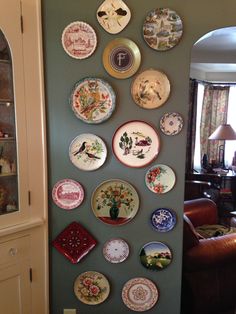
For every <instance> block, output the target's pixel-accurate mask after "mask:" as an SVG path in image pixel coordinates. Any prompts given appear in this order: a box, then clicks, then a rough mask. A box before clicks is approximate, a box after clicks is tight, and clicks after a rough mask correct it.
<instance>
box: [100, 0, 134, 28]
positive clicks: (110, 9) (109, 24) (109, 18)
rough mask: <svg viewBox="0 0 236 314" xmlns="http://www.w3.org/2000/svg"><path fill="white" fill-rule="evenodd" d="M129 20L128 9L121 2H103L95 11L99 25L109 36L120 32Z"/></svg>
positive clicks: (110, 0) (116, 0) (111, 0)
mask: <svg viewBox="0 0 236 314" xmlns="http://www.w3.org/2000/svg"><path fill="white" fill-rule="evenodd" d="M130 18H131V13H130V9H129V8H128V7H127V5H126V4H125V3H124V2H123V1H122V0H105V1H104V2H103V3H102V4H101V5H100V7H99V8H98V10H97V20H98V22H99V24H100V25H101V26H102V27H103V28H104V29H105V30H106V31H107V32H108V33H110V34H118V33H119V32H121V31H122V30H123V29H124V28H125V27H126V25H127V24H128V23H129V21H130Z"/></svg>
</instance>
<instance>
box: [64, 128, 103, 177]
mask: <svg viewBox="0 0 236 314" xmlns="http://www.w3.org/2000/svg"><path fill="white" fill-rule="evenodd" d="M69 157H70V160H71V162H72V163H73V164H74V165H75V166H76V167H77V168H79V169H80V170H84V171H92V170H96V169H98V168H100V167H101V166H102V165H103V164H104V162H105V160H106V157H107V148H106V144H105V143H104V141H103V140H102V139H101V138H100V137H98V136H97V135H94V134H90V133H84V134H80V135H78V136H77V137H76V138H74V139H73V141H72V142H71V144H70V147H69Z"/></svg>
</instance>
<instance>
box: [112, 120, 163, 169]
mask: <svg viewBox="0 0 236 314" xmlns="http://www.w3.org/2000/svg"><path fill="white" fill-rule="evenodd" d="M112 148H113V153H114V155H115V156H116V158H117V159H118V160H119V161H120V162H121V163H123V164H124V165H125V166H128V167H132V168H141V167H145V166H146V165H148V164H149V163H151V162H152V161H153V160H154V159H155V158H156V157H157V155H158V153H159V151H160V138H159V135H158V133H157V131H156V130H155V129H154V127H152V126H151V125H150V124H148V123H147V122H144V121H141V120H132V121H128V122H126V123H124V124H122V125H121V126H120V127H119V128H118V129H117V130H116V131H115V134H114V136H113V140H112Z"/></svg>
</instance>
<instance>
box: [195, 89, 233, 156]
mask: <svg viewBox="0 0 236 314" xmlns="http://www.w3.org/2000/svg"><path fill="white" fill-rule="evenodd" d="M229 89H230V87H229V86H214V85H212V84H209V85H205V89H204V96H203V105H202V115H201V126H200V145H201V158H202V156H203V155H204V154H206V155H207V156H208V160H209V162H211V161H213V160H215V161H218V154H219V146H220V145H224V141H219V140H208V137H209V136H210V135H211V134H212V133H213V132H214V131H215V129H216V128H217V127H218V126H219V125H220V124H223V123H226V121H227V110H228V98H229Z"/></svg>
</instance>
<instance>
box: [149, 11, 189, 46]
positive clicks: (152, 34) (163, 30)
mask: <svg viewBox="0 0 236 314" xmlns="http://www.w3.org/2000/svg"><path fill="white" fill-rule="evenodd" d="M182 34H183V24H182V21H181V18H180V17H179V15H178V14H177V13H176V12H175V11H173V10H171V9H168V8H158V9H154V10H152V11H151V12H149V13H148V15H147V17H146V19H145V21H144V24H143V36H144V40H145V41H146V43H147V44H148V45H149V46H150V47H151V48H153V49H155V50H158V51H165V50H169V49H171V48H173V47H174V46H175V45H177V44H178V42H179V41H180V38H181V37H182Z"/></svg>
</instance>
